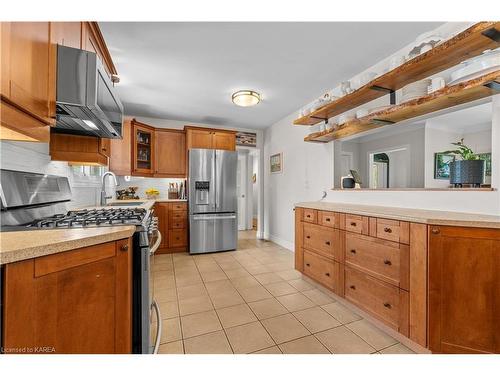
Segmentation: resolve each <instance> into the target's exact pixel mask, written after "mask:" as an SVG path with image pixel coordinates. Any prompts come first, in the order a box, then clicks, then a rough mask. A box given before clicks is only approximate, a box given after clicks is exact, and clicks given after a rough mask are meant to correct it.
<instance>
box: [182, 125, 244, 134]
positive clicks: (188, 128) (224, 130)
mask: <svg viewBox="0 0 500 375" xmlns="http://www.w3.org/2000/svg"><path fill="white" fill-rule="evenodd" d="M186 130H205V131H207V130H212V131H216V132H220V133H230V134H236V133H237V131H236V130H230V129H220V128H209V127H203V126H196V125H184V131H186Z"/></svg>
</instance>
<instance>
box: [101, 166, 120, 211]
mask: <svg viewBox="0 0 500 375" xmlns="http://www.w3.org/2000/svg"><path fill="white" fill-rule="evenodd" d="M107 176H112V177H113V180H115V186H119V185H120V184H119V183H118V181H117V180H116V175H115V174H114V173H113V172H106V173H104V174H103V175H102V183H101V206H105V205H106V201H107V200H108V199H111V198H113V197H112V196H110V195H109V196H106V177H107Z"/></svg>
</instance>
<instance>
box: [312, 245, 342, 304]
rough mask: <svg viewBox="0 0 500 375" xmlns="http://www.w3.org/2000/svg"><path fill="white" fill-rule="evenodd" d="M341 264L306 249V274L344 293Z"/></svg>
mask: <svg viewBox="0 0 500 375" xmlns="http://www.w3.org/2000/svg"><path fill="white" fill-rule="evenodd" d="M341 267H343V266H341V264H340V263H338V262H335V261H333V260H331V259H328V258H325V257H322V256H321V255H317V254H314V253H311V252H309V251H307V250H304V274H305V275H307V276H309V277H310V278H311V279H314V280H316V281H317V282H319V283H321V284H323V285H325V286H326V287H328V288H329V289H332V290H333V291H335V293H337V294H339V295H342V294H343V293H342V291H343V285H342V284H343V272H341Z"/></svg>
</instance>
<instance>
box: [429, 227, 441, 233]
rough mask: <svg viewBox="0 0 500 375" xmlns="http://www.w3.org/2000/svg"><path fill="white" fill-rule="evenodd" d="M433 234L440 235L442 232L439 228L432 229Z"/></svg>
mask: <svg viewBox="0 0 500 375" xmlns="http://www.w3.org/2000/svg"><path fill="white" fill-rule="evenodd" d="M431 232H432V234H439V232H440V230H439V228H432V231H431Z"/></svg>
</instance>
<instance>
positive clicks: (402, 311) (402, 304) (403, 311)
mask: <svg viewBox="0 0 500 375" xmlns="http://www.w3.org/2000/svg"><path fill="white" fill-rule="evenodd" d="M409 331H410V315H409V293H408V292H407V291H406V290H402V289H400V290H399V332H400V333H401V334H403V335H405V336H408V335H409Z"/></svg>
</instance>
